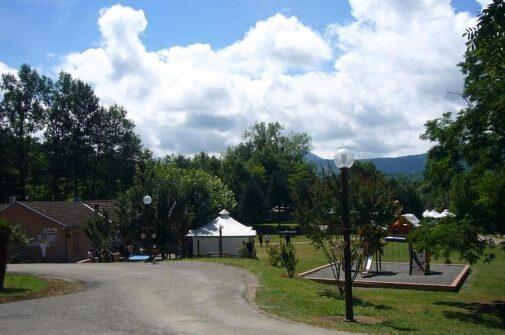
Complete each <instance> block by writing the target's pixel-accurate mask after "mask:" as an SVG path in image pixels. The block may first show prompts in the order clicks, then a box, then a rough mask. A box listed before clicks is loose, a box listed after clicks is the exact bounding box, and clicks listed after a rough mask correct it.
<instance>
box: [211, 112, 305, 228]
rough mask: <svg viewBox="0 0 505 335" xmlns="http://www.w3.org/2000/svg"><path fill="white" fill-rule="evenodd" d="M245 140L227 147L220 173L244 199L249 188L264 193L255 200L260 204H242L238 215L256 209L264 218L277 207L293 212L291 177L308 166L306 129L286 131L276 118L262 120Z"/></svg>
mask: <svg viewBox="0 0 505 335" xmlns="http://www.w3.org/2000/svg"><path fill="white" fill-rule="evenodd" d="M243 140H244V141H243V143H240V144H239V145H237V146H235V147H230V148H228V150H227V151H226V153H225V154H224V155H223V156H224V157H223V162H222V164H221V170H220V174H219V175H220V176H221V177H222V179H223V181H225V183H226V184H227V185H228V186H229V187H230V189H231V190H233V192H234V193H235V194H236V196H237V198H238V199H239V201H240V202H241V203H244V199H250V198H251V197H250V196H249V195H246V194H245V192H246V190H251V191H254V192H255V193H256V194H257V195H260V196H262V199H258V200H257V201H256V204H257V205H261V207H258V208H256V207H255V208H246V207H245V206H240V207H239V211H238V215H239V217H240V218H242V219H248V218H249V217H250V212H251V211H254V210H256V211H257V212H258V213H261V214H262V215H261V216H259V215H258V217H257V218H255V220H257V221H259V220H260V219H263V220H264V219H267V213H268V211H271V210H272V209H274V208H276V210H277V211H278V210H282V211H285V213H286V215H287V216H290V215H291V212H292V208H293V199H292V198H291V195H290V191H289V180H290V178H291V177H292V176H293V175H294V174H296V173H298V172H299V170H300V169H301V167H303V168H307V167H306V164H305V162H304V161H303V158H304V156H305V155H306V154H307V153H308V152H309V150H310V137H309V136H308V135H307V134H304V133H288V134H286V133H284V128H283V126H282V125H281V124H279V123H277V122H275V123H268V124H267V123H263V122H262V123H256V124H254V125H253V126H252V127H250V128H249V129H248V130H247V131H246V132H244V135H243ZM257 188H259V191H258V190H257ZM262 207H265V210H264V209H263V208H262ZM242 210H244V211H247V212H248V213H246V212H242Z"/></svg>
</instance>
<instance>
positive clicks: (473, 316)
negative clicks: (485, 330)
mask: <svg viewBox="0 0 505 335" xmlns="http://www.w3.org/2000/svg"><path fill="white" fill-rule="evenodd" d="M434 304H435V305H439V306H449V307H457V308H459V309H461V310H460V311H454V310H451V311H444V312H443V313H444V316H445V317H446V318H448V319H453V320H459V321H462V322H471V323H475V324H479V325H485V326H487V327H489V328H497V329H505V301H503V300H495V301H493V302H492V303H489V304H483V303H478V302H472V303H464V302H449V301H437V302H435V303H434Z"/></svg>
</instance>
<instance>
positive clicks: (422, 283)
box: [299, 262, 469, 291]
mask: <svg viewBox="0 0 505 335" xmlns="http://www.w3.org/2000/svg"><path fill="white" fill-rule="evenodd" d="M468 273H469V266H468V265H462V264H432V265H431V271H430V273H429V274H428V275H409V263H396V262H382V267H381V269H380V270H379V271H377V272H372V273H371V274H369V275H367V276H362V275H361V274H358V275H357V277H356V279H355V281H354V286H359V287H389V288H404V289H418V290H430V291H457V290H458V289H459V288H460V286H461V285H462V284H463V282H464V280H465V278H466V276H467V275H468ZM299 276H300V277H301V278H306V279H310V280H313V281H316V282H321V283H331V282H334V281H335V278H334V276H333V273H332V271H331V268H330V265H323V266H321V267H318V268H315V269H312V270H309V271H306V272H304V273H300V274H299ZM341 280H342V281H343V278H342V279H341Z"/></svg>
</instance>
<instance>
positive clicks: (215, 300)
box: [0, 262, 347, 335]
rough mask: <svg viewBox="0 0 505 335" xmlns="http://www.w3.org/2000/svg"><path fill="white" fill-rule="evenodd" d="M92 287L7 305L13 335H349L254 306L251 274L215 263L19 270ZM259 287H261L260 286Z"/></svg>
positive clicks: (3, 322)
mask: <svg viewBox="0 0 505 335" xmlns="http://www.w3.org/2000/svg"><path fill="white" fill-rule="evenodd" d="M8 271H12V272H28V273H35V274H43V275H52V276H57V277H66V278H73V279H77V280H81V281H84V282H86V283H88V286H89V287H88V288H86V289H85V290H82V291H79V292H75V293H72V294H69V295H65V296H58V297H51V298H45V299H38V300H26V301H20V302H15V303H8V304H0V333H1V334H3V335H6V334H36V335H43V334H205V335H213V334H230V335H235V334H236V335H243V334H264V335H270V334H286V335H288V334H289V335H296V334H304V335H310V334H314V335H318V334H347V333H344V332H335V331H330V330H325V329H321V328H316V327H311V326H308V325H305V324H300V323H296V322H292V321H287V320H283V319H280V318H276V317H271V316H268V315H266V314H265V313H263V312H259V311H258V310H257V309H256V308H255V307H253V306H252V305H251V304H249V302H248V301H247V300H246V298H245V296H246V283H249V284H251V283H255V278H254V277H253V276H252V275H251V274H250V273H249V272H247V271H245V270H242V269H238V268H234V267H229V266H224V265H220V264H212V263H199V262H169V263H163V264H155V265H153V264H145V263H111V264H19V265H18V264H15V265H9V269H8ZM253 286H254V285H253Z"/></svg>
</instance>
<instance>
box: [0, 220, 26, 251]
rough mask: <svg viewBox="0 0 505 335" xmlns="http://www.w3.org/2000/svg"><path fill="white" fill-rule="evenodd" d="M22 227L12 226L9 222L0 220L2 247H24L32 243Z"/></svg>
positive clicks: (0, 241)
mask: <svg viewBox="0 0 505 335" xmlns="http://www.w3.org/2000/svg"><path fill="white" fill-rule="evenodd" d="M30 240H31V239H29V238H27V237H26V234H25V233H24V232H23V230H22V229H21V227H19V226H13V225H11V224H10V223H9V222H8V221H7V220H4V219H0V246H8V245H16V246H24V245H27V244H28V243H30Z"/></svg>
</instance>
